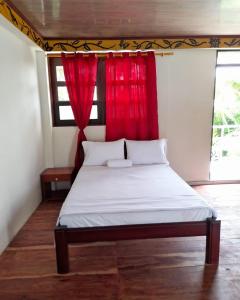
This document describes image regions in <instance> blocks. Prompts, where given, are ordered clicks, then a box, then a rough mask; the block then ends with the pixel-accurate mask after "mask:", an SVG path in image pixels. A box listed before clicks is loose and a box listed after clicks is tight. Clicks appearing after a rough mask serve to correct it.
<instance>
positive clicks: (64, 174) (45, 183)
mask: <svg viewBox="0 0 240 300" xmlns="http://www.w3.org/2000/svg"><path fill="white" fill-rule="evenodd" d="M73 170H74V168H72V167H65V168H48V169H46V170H44V171H43V172H42V174H41V175H40V178H41V188H42V201H46V200H53V199H57V200H64V199H65V197H66V196H67V193H68V192H69V189H65V190H60V191H53V190H52V184H51V183H52V182H61V181H66V182H69V183H70V184H72V182H73Z"/></svg>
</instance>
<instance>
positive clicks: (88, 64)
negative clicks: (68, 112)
mask: <svg viewBox="0 0 240 300" xmlns="http://www.w3.org/2000/svg"><path fill="white" fill-rule="evenodd" d="M62 63H63V69H64V75H65V80H66V86H67V90H68V94H69V100H70V104H71V107H72V111H73V115H74V118H75V121H76V123H77V126H78V128H79V132H78V141H77V152H76V157H75V168H76V170H79V168H80V153H79V152H80V147H79V146H80V142H81V141H83V140H86V136H85V134H84V128H85V127H86V126H87V125H88V122H89V118H90V113H91V109H92V104H93V93H94V87H95V85H96V74H97V57H96V56H95V55H94V54H89V55H88V56H86V55H85V56H84V55H83V54H79V53H77V54H71V55H67V54H64V53H63V54H62Z"/></svg>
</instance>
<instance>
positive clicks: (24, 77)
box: [0, 16, 43, 253]
mask: <svg viewBox="0 0 240 300" xmlns="http://www.w3.org/2000/svg"><path fill="white" fill-rule="evenodd" d="M0 28H1V30H0V143H1V146H0V178H1V179H0V253H1V252H2V251H3V250H4V248H5V247H6V246H7V245H8V243H9V242H10V240H11V239H12V238H13V236H14V235H15V234H16V233H17V231H18V230H19V229H20V228H21V227H22V225H23V224H24V223H25V222H26V220H27V219H28V218H29V216H30V215H31V213H32V212H33V211H34V209H35V208H36V207H37V205H38V204H39V201H40V199H41V196H40V195H41V193H40V184H39V174H40V172H41V171H42V169H43V139H42V128H41V113H40V102H39V95H38V82H37V71H36V70H37V69H36V61H35V46H34V47H33V43H32V42H31V41H28V39H27V38H26V37H25V36H24V35H23V34H22V33H20V32H18V31H17V29H15V28H14V27H13V26H12V25H11V24H10V23H9V22H8V21H6V20H5V19H4V18H3V17H2V16H0Z"/></svg>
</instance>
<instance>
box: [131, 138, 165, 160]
mask: <svg viewBox="0 0 240 300" xmlns="http://www.w3.org/2000/svg"><path fill="white" fill-rule="evenodd" d="M126 144H127V158H128V159H131V160H132V162H133V164H135V165H147V164H169V162H168V160H167V157H166V151H167V140H166V139H160V140H152V141H130V140H126Z"/></svg>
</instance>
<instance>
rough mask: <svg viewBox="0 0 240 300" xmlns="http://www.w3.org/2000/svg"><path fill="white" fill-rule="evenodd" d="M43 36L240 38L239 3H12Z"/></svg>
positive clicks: (237, 0) (193, 0) (21, 0)
mask: <svg viewBox="0 0 240 300" xmlns="http://www.w3.org/2000/svg"><path fill="white" fill-rule="evenodd" d="M8 2H10V4H13V6H14V7H15V8H17V10H18V11H19V12H20V13H21V14H22V15H23V16H24V17H25V19H26V20H28V21H29V22H30V23H31V24H32V25H33V27H35V29H36V30H37V31H38V32H39V33H40V34H41V35H42V36H43V37H44V38H128V37H129V38H130V37H132V38H141V37H144V38H150V37H164V36H167V37H171V36H173V37H178V36H212V35H214V36H216V35H222V36H229V35H240V0H11V1H8Z"/></svg>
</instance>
